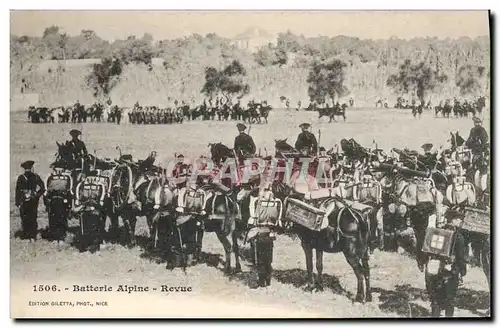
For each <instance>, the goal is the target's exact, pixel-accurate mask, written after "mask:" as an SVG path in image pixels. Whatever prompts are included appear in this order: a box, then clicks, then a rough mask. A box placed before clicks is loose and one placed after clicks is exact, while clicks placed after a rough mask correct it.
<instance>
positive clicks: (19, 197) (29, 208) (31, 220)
mask: <svg viewBox="0 0 500 328" xmlns="http://www.w3.org/2000/svg"><path fill="white" fill-rule="evenodd" d="M34 164H35V162H34V161H26V162H23V163H22V164H21V167H22V168H23V169H24V173H23V174H21V175H20V176H19V177H18V178H17V183H16V197H15V198H16V199H15V204H16V207H18V208H19V214H20V216H21V226H22V232H23V234H24V237H25V238H28V239H29V241H30V242H34V241H35V240H36V235H37V230H38V223H37V217H38V201H39V199H40V197H41V196H42V195H43V193H44V192H45V184H44V183H43V181H42V179H41V178H40V176H39V175H38V174H36V173H35V172H33V170H32V169H33V165H34Z"/></svg>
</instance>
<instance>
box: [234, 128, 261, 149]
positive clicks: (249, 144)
mask: <svg viewBox="0 0 500 328" xmlns="http://www.w3.org/2000/svg"><path fill="white" fill-rule="evenodd" d="M236 127H237V129H238V131H239V133H240V134H239V135H238V136H236V138H235V139H234V151H235V152H236V155H237V156H239V157H243V158H244V157H246V156H248V155H254V154H255V150H256V148H255V143H254V141H253V139H252V137H251V136H250V135H248V134H246V133H245V130H246V128H247V127H246V125H245V124H242V123H238V124H236Z"/></svg>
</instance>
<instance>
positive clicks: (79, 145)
mask: <svg viewBox="0 0 500 328" xmlns="http://www.w3.org/2000/svg"><path fill="white" fill-rule="evenodd" d="M69 134H70V135H71V140H69V141H68V144H69V145H70V146H71V150H72V152H73V158H74V159H75V161H76V163H78V161H79V160H80V159H81V160H82V161H83V171H84V172H87V171H88V163H87V156H88V152H87V147H86V146H85V143H84V142H83V141H81V140H80V139H79V136H80V135H81V134H82V133H81V132H80V131H78V130H74V129H73V130H71V131H70V132H69Z"/></svg>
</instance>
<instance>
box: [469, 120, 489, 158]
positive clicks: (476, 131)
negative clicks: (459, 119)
mask: <svg viewBox="0 0 500 328" xmlns="http://www.w3.org/2000/svg"><path fill="white" fill-rule="evenodd" d="M472 120H473V121H474V127H473V128H472V129H471V130H470V133H469V138H467V141H466V142H465V145H466V146H467V148H469V149H471V150H472V153H473V154H475V155H477V154H480V153H481V152H482V151H483V150H484V148H485V146H486V145H487V144H488V141H489V138H488V133H487V132H486V129H485V128H484V127H483V126H482V125H481V124H482V121H481V119H480V118H479V117H473V118H472Z"/></svg>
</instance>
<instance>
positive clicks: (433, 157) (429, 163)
mask: <svg viewBox="0 0 500 328" xmlns="http://www.w3.org/2000/svg"><path fill="white" fill-rule="evenodd" d="M433 147H434V145H433V144H431V143H425V144H423V145H422V149H423V150H424V154H423V155H421V156H419V157H420V159H419V161H420V162H421V164H422V165H423V166H424V168H425V169H429V170H433V169H434V167H435V165H436V163H437V153H435V152H432V148H433ZM422 165H420V166H422Z"/></svg>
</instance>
